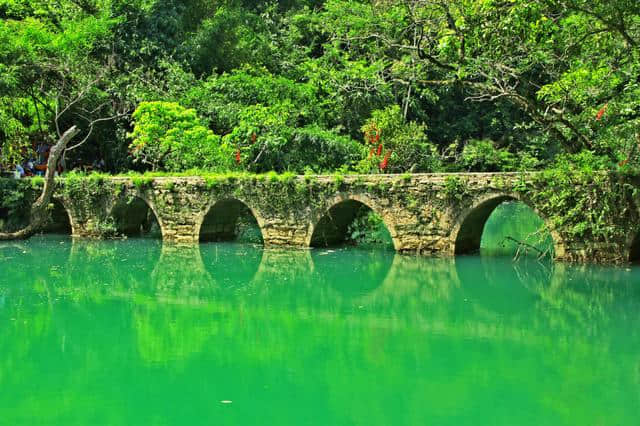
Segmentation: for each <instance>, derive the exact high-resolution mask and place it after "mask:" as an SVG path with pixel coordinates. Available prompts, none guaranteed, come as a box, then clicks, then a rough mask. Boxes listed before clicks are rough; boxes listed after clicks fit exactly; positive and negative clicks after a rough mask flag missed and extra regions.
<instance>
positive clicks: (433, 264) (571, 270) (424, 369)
mask: <svg viewBox="0 0 640 426" xmlns="http://www.w3.org/2000/svg"><path fill="white" fill-rule="evenodd" d="M513 212H515V210H513V211H512V213H513ZM503 214H504V216H502V220H496V218H500V217H501V216H500V215H499V214H497V215H496V216H495V217H494V216H492V218H491V219H490V221H489V223H487V227H486V233H485V234H487V235H485V237H486V238H485V239H484V240H483V251H481V255H479V256H464V257H457V258H455V259H433V258H424V257H415V256H400V255H396V254H395V253H393V252H392V251H386V250H374V249H367V250H362V249H358V248H339V249H331V250H326V249H322V250H300V251H296V250H263V249H262V248H261V247H258V246H253V245H248V244H235V243H208V244H201V245H199V246H196V247H193V248H172V247H170V246H163V245H162V244H161V243H160V242H159V241H156V240H151V239H130V240H125V241H103V242H87V241H72V240H71V239H69V238H64V237H58V236H43V237H36V238H32V239H31V240H28V241H26V242H11V243H3V244H1V245H0V425H205V424H206V425H509V426H511V425H581V426H586V425H637V424H639V419H640V269H639V268H638V267H622V268H613V267H597V266H569V265H564V264H553V263H550V262H548V261H538V260H536V258H535V257H533V256H529V257H526V256H523V257H521V258H520V259H519V260H518V261H514V260H513V259H512V257H511V256H504V257H498V256H488V255H486V254H487V250H488V251H489V252H491V248H492V246H493V247H494V248H496V247H502V242H503V241H504V238H503V237H504V235H511V234H514V233H517V232H516V231H521V233H524V234H527V235H528V234H530V232H532V231H531V229H530V228H532V227H536V226H538V225H539V224H537V223H536V222H535V220H533V221H532V220H529V219H528V218H526V217H524V216H523V215H521V214H520V213H518V214H509V212H507V213H506V214H505V213H504V212H503ZM525 216H526V215H525ZM509 220H511V222H509ZM514 220H515V221H516V222H519V223H520V224H522V226H521V228H522V229H521V230H518V229H515V228H518V226H517V225H513V223H512V222H513V221H514ZM514 226H515V228H514ZM492 238H493V240H492ZM512 249H513V247H512Z"/></svg>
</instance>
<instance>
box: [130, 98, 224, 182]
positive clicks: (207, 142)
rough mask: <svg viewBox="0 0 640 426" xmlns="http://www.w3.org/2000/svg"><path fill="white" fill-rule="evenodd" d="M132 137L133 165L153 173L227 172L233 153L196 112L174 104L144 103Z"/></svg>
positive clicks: (136, 113)
mask: <svg viewBox="0 0 640 426" xmlns="http://www.w3.org/2000/svg"><path fill="white" fill-rule="evenodd" d="M133 120H134V127H133V131H132V132H131V133H130V134H129V136H130V137H131V138H132V142H131V145H130V149H131V154H132V155H133V157H134V159H135V160H134V161H136V162H140V163H142V164H144V165H146V166H148V167H150V168H151V170H167V171H173V172H179V171H185V170H189V169H195V168H198V169H206V170H227V169H229V168H231V165H232V159H233V151H232V150H231V149H230V148H229V146H228V145H226V144H224V143H222V141H221V138H220V137H219V136H217V135H215V134H214V133H213V132H212V131H211V130H209V129H208V128H207V127H205V126H204V125H203V123H202V121H201V120H200V118H199V117H198V115H197V113H196V111H195V110H193V109H186V108H184V107H182V106H180V105H179V104H177V103H174V102H142V103H141V104H140V105H138V108H137V109H136V110H135V112H134V113H133Z"/></svg>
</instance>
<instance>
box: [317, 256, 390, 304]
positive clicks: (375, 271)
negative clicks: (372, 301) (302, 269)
mask: <svg viewBox="0 0 640 426" xmlns="http://www.w3.org/2000/svg"><path fill="white" fill-rule="evenodd" d="M394 256H395V253H394V252H393V251H390V250H365V249H358V248H349V249H346V248H342V249H336V250H314V251H313V252H312V255H311V257H312V261H313V266H314V271H313V272H314V273H313V278H312V279H313V281H314V285H319V286H327V287H329V288H332V289H333V290H335V291H336V292H337V293H338V294H339V295H341V296H342V297H344V298H352V297H356V296H362V295H365V294H369V293H371V292H372V291H374V290H375V289H377V288H378V287H380V286H381V285H382V283H383V282H384V280H385V278H386V277H387V275H388V274H389V270H390V269H391V265H392V264H393V259H394Z"/></svg>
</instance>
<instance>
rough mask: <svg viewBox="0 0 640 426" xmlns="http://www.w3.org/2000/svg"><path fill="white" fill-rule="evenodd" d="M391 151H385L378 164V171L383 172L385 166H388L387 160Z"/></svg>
mask: <svg viewBox="0 0 640 426" xmlns="http://www.w3.org/2000/svg"><path fill="white" fill-rule="evenodd" d="M391 152H392V151H391V150H389V151H387V153H386V154H385V156H384V158H383V159H382V162H381V163H380V170H384V169H386V168H387V165H388V164H389V158H390V157H391Z"/></svg>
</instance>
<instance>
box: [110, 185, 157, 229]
mask: <svg viewBox="0 0 640 426" xmlns="http://www.w3.org/2000/svg"><path fill="white" fill-rule="evenodd" d="M109 217H110V218H111V219H112V220H113V224H114V226H115V228H116V233H117V234H118V235H124V236H127V237H138V236H143V235H145V234H147V233H149V232H150V231H151V229H152V227H153V225H154V223H155V224H156V225H157V226H158V229H159V230H160V234H161V238H162V236H163V235H164V226H163V223H162V218H161V216H160V215H159V214H158V212H157V210H156V207H155V205H154V203H152V202H151V201H150V200H149V199H148V198H147V197H145V196H144V195H142V194H136V195H128V196H123V197H120V198H118V199H116V200H115V202H114V203H113V205H112V206H111V209H110V210H109Z"/></svg>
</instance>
